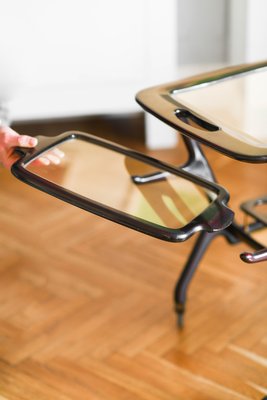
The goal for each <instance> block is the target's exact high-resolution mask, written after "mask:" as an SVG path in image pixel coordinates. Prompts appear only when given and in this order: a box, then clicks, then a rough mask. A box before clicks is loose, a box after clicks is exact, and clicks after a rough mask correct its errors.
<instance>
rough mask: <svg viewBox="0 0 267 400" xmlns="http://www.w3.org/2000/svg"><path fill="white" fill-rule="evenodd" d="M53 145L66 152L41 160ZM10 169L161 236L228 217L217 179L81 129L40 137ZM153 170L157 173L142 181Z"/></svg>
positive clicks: (211, 226) (213, 225)
mask: <svg viewBox="0 0 267 400" xmlns="http://www.w3.org/2000/svg"><path fill="white" fill-rule="evenodd" d="M54 148H58V149H59V150H61V151H63V153H64V154H65V157H64V158H63V160H62V161H61V163H60V164H59V165H48V166H46V165H42V163H40V162H39V161H40V159H41V158H42V157H43V156H45V154H47V153H49V152H51V151H52V150H53V149H54ZM12 173H13V174H14V175H15V176H16V177H17V178H18V179H20V180H22V181H23V182H25V183H27V184H29V185H31V186H33V187H35V188H37V189H39V190H42V191H44V192H46V193H48V194H50V195H52V196H55V197H57V198H59V199H61V200H63V201H65V202H67V203H70V204H72V205H74V206H77V207H80V208H82V209H84V210H86V211H89V212H91V213H94V214H97V215H99V216H101V217H104V218H106V219H109V220H112V221H114V222H117V223H119V224H122V225H125V226H127V227H129V228H132V229H135V230H137V231H140V232H143V233H145V234H148V235H151V236H154V237H157V238H159V239H162V240H167V241H173V242H179V241H184V240H186V239H187V238H189V237H190V236H191V235H193V234H194V233H196V232H198V231H201V230H205V231H208V232H213V231H217V230H221V229H224V228H226V227H227V226H228V225H229V224H231V222H232V219H233V212H232V211H231V210H230V209H229V208H228V207H227V205H226V204H227V201H228V199H229V195H228V193H227V191H226V190H225V189H224V188H222V187H220V186H219V185H217V184H214V183H211V182H209V181H207V180H205V179H202V178H199V177H197V176H195V175H192V174H190V173H188V172H186V171H183V170H182V169H179V168H176V167H174V166H171V165H168V164H166V163H164V162H162V161H159V160H156V159H153V158H151V157H148V156H146V155H144V154H141V153H138V152H136V151H133V150H130V149H127V148H125V147H122V146H120V145H117V144H115V143H112V142H109V141H106V140H104V139H100V138H98V137H95V136H93V135H90V134H86V133H82V132H76V131H71V132H66V133H64V134H62V135H59V136H57V137H54V138H47V137H46V138H45V137H39V141H38V145H37V147H36V148H35V149H31V150H29V149H27V150H26V149H25V150H24V151H23V152H22V157H21V158H20V160H18V161H17V162H16V163H15V164H14V165H13V166H12ZM153 174H155V175H156V176H160V178H159V179H156V180H154V181H152V182H145V183H144V182H143V180H142V177H146V176H151V175H153ZM88 229H89V227H88ZM111 234H112V232H111Z"/></svg>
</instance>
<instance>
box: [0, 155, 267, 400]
mask: <svg viewBox="0 0 267 400" xmlns="http://www.w3.org/2000/svg"><path fill="white" fill-rule="evenodd" d="M154 155H156V156H158V157H160V158H162V159H164V160H166V161H170V162H174V163H175V162H177V150H176V149H175V150H172V151H162V152H157V153H154ZM208 155H209V158H210V160H211V163H212V164H213V166H214V168H215V170H216V172H217V175H218V179H219V181H220V182H221V183H222V184H223V185H224V186H226V187H227V188H228V190H229V191H230V193H231V197H232V200H231V205H232V206H233V207H235V208H237V206H238V204H239V203H240V202H241V201H243V200H245V199H247V198H253V197H256V196H257V195H258V194H264V193H266V192H267V184H266V166H262V165H246V164H242V163H238V162H235V161H231V160H230V159H227V158H226V157H223V156H220V155H218V154H216V153H215V152H212V151H208ZM0 187H1V190H0V224H1V230H0V400H85V399H86V400H91V399H92V400H188V399H190V400H215V399H216V400H248V399H261V398H262V397H263V396H264V395H267V284H266V282H267V265H266V263H262V264H258V265H254V266H251V265H246V264H244V263H242V262H241V261H239V253H240V252H241V251H243V250H245V249H246V248H247V247H246V246H245V245H242V244H238V245H235V246H229V245H228V244H226V243H225V241H224V239H223V238H218V239H216V240H215V241H214V242H213V244H212V245H211V247H210V249H209V251H208V253H207V254H206V256H205V258H204V260H203V262H202V263H201V265H200V267H199V270H198V271H197V274H196V276H195V278H194V279H193V281H192V284H191V286H190V290H189V298H188V306H187V315H186V321H185V327H184V329H183V330H180V331H179V330H178V329H177V326H176V318H175V314H174V312H173V304H172V290H173V287H174V284H175V281H176V278H177V276H178V274H179V273H180V271H181V270H182V266H183V264H184V262H185V260H186V257H187V255H188V253H189V251H190V248H191V246H192V244H193V242H194V240H195V238H192V239H190V240H189V241H188V242H186V243H183V244H172V243H165V242H161V241H158V240H156V239H153V238H151V237H148V236H145V235H142V234H140V233H137V232H135V231H132V230H128V229H126V228H124V227H121V226H119V225H116V224H114V223H112V222H109V221H105V220H102V219H100V218H98V217H96V216H93V215H90V214H88V213H86V212H85V211H82V210H79V209H76V208H74V207H72V206H70V205H68V204H64V203H63V202H61V201H59V200H57V199H53V198H52V197H50V196H48V195H45V194H43V193H41V192H38V191H37V190H35V189H33V188H30V187H28V186H26V185H24V184H23V183H20V182H19V181H17V180H16V179H15V178H13V177H12V176H11V175H10V174H9V173H8V172H6V171H4V170H0ZM237 215H238V218H241V215H240V213H239V212H238V213H237Z"/></svg>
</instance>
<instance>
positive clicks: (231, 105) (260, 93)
mask: <svg viewBox="0 0 267 400" xmlns="http://www.w3.org/2000/svg"><path fill="white" fill-rule="evenodd" d="M266 88H267V69H266V68H265V69H263V70H260V71H256V72H254V73H249V74H246V75H242V76H241V75H240V76H239V77H235V76H233V77H231V78H229V79H225V80H221V81H220V80H218V81H214V82H212V83H208V84H203V85H199V86H194V87H193V88H189V89H185V90H181V91H179V90H177V91H175V90H174V92H173V93H172V94H171V97H172V98H173V99H175V100H176V101H177V102H179V103H181V104H182V105H184V106H187V107H188V108H189V109H190V111H192V112H195V113H197V114H198V115H199V116H202V117H204V118H206V119H208V120H210V121H212V122H213V123H214V125H216V126H219V127H223V129H224V131H226V132H227V133H228V134H230V135H233V136H239V137H240V136H241V137H242V140H245V141H247V142H248V143H250V142H252V141H253V142H255V141H256V142H257V143H258V144H259V145H260V144H265V145H266V144H267V132H266V127H267V96H266Z"/></svg>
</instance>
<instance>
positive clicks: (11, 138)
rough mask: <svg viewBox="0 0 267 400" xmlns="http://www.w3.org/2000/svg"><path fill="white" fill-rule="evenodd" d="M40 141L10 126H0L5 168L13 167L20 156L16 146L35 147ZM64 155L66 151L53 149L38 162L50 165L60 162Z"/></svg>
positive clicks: (1, 158)
mask: <svg viewBox="0 0 267 400" xmlns="http://www.w3.org/2000/svg"><path fill="white" fill-rule="evenodd" d="M37 143H38V140H37V139H36V138H33V137H31V136H27V135H19V134H18V133H17V132H15V131H14V130H13V129H11V128H9V127H8V126H2V127H0V163H2V164H3V166H4V167H5V168H8V169H9V168H11V166H12V164H14V163H15V162H16V161H17V160H18V159H19V158H20V156H19V154H16V152H15V148H16V147H28V148H32V147H35V146H36V145H37ZM62 157H64V153H63V152H62V151H60V150H59V149H56V148H55V149H53V150H51V151H50V152H48V153H47V154H45V156H43V157H40V158H39V159H38V164H43V165H49V164H51V163H52V164H59V163H60V159H61V158H62Z"/></svg>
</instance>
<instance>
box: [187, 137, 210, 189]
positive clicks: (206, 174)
mask: <svg viewBox="0 0 267 400" xmlns="http://www.w3.org/2000/svg"><path fill="white" fill-rule="evenodd" d="M181 136H182V139H183V141H184V144H185V146H186V149H187V151H188V155H189V158H188V161H187V162H186V163H185V164H184V165H183V166H182V167H181V168H182V169H183V170H184V171H188V172H190V173H191V174H194V175H197V176H199V177H201V178H204V179H207V180H208V181H211V182H217V180H216V178H215V175H214V173H213V172H212V169H211V167H210V165H209V163H208V160H207V158H206V156H205V154H204V153H203V151H202V149H201V147H200V144H199V143H198V142H196V141H195V140H193V139H191V138H189V137H187V136H185V135H181Z"/></svg>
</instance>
